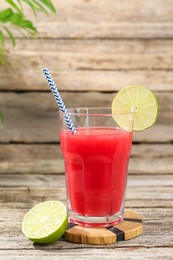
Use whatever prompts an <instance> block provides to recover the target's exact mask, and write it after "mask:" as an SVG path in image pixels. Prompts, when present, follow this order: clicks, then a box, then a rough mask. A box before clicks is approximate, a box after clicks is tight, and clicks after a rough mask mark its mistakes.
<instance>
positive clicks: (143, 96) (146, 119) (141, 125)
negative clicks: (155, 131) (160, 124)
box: [112, 86, 158, 131]
mask: <svg viewBox="0 0 173 260" xmlns="http://www.w3.org/2000/svg"><path fill="white" fill-rule="evenodd" d="M121 111H125V113H126V115H124V116H117V115H116V114H117V113H118V112H121ZM129 113H131V115H130V114H129ZM112 114H113V118H114V119H115V121H116V122H117V124H118V125H119V126H120V127H121V128H123V129H124V130H130V129H129V120H133V129H132V130H134V131H142V130H144V129H146V128H148V127H150V126H152V125H153V124H154V123H155V121H156V118H157V114H158V103H157V99H156V97H155V95H154V94H153V92H152V91H151V90H149V89H148V88H146V87H144V86H128V87H125V88H123V89H121V90H120V91H119V92H118V93H117V95H116V96H115V98H114V100H113V102H112ZM130 117H131V118H130Z"/></svg>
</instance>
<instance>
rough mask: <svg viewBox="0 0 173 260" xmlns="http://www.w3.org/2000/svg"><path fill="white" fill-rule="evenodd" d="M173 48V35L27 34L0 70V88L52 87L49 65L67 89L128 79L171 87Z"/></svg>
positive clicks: (105, 86)
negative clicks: (140, 37) (31, 36)
mask: <svg viewBox="0 0 173 260" xmlns="http://www.w3.org/2000/svg"><path fill="white" fill-rule="evenodd" d="M40 45H41V46H42V47H41V48H40ZM47 46H49V50H48V49H47ZM7 47H8V48H9V49H10V43H9V44H8V45H7ZM172 48H173V41H172V40H131V41H130V40H119V39H116V40H106V39H105V40H102V41H101V40H53V41H52V40H51V39H47V40H45V39H40V40H39V39H35V40H31V39H30V40H29V39H27V40H24V39H22V40H19V41H18V42H17V47H16V48H15V49H14V50H10V51H9V54H8V55H7V57H8V60H9V63H10V66H5V67H2V68H1V70H0V76H1V82H0V90H5V89H7V90H23V91H27V90H47V91H48V87H47V84H46V81H45V79H44V77H43V75H42V69H43V68H44V67H48V68H50V69H51V72H52V75H53V76H54V79H55V82H57V84H58V86H59V88H60V89H61V90H65V91H68V90H71V91H72V90H74V91H88V90H90V91H94V90H95V91H115V90H119V89H120V88H121V87H123V86H126V85H129V84H144V85H146V86H148V87H149V88H151V89H152V90H155V91H156V90H159V91H172V90H173V80H172V78H173V77H172V75H173V74H172V69H173V65H172V64H173V55H172ZM26 60H27V62H26ZM8 74H10V77H8V80H7V78H6V75H8ZM36 75H38V76H36ZM28 79H29V80H28Z"/></svg>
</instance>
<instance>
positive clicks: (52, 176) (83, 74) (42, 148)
mask: <svg viewBox="0 0 173 260" xmlns="http://www.w3.org/2000/svg"><path fill="white" fill-rule="evenodd" d="M53 2H54V4H55V6H56V8H57V15H51V16H50V17H46V16H45V15H43V14H39V15H38V17H37V20H36V24H37V26H38V30H39V32H40V34H39V37H37V38H34V39H33V38H29V37H28V38H24V37H23V36H22V35H19V34H18V33H17V32H14V34H15V35H16V36H17V42H16V43H17V45H16V48H15V49H12V48H11V43H10V40H7V46H8V47H9V52H8V53H7V58H8V60H9V64H8V65H6V66H1V67H0V79H1V80H0V111H2V112H3V114H4V124H3V125H2V126H1V127H0V259H137V260H138V259H161V260H162V259H173V53H172V49H173V16H172V13H173V2H172V0H167V1H158V0H151V1H137V0H131V1H129V0H123V1H122V0H121V1H120V0H116V1H115V0H100V1H96V0H65V1H64V0H59V1H56V0H54V1H53ZM3 6H5V1H4V3H2V7H3ZM26 14H27V15H28V16H29V17H30V18H32V19H34V16H33V14H32V11H31V10H30V9H29V8H28V9H27V10H26ZM44 67H48V68H50V70H51V73H52V74H53V76H54V79H55V81H56V83H57V85H58V86H59V90H60V91H61V94H62V97H63V99H64V101H65V103H66V105H67V106H68V107H71V106H75V107H78V106H105V107H110V106H111V102H112V99H113V97H114V96H115V94H116V92H117V91H118V90H119V89H121V88H122V87H124V86H126V85H130V84H137V85H139V84H142V85H146V86H148V87H149V88H150V89H152V90H153V91H154V93H155V94H156V96H157V98H158V102H159V116H158V120H157V123H156V124H155V126H153V127H152V128H150V129H148V130H146V131H144V132H141V133H135V134H134V137H133V147H132V152H131V158H130V163H129V177H128V185H127V192H126V208H128V209H132V210H134V211H136V212H137V213H138V214H140V215H141V216H142V218H143V222H144V232H143V235H141V236H139V237H137V238H135V239H133V240H129V241H125V242H119V243H117V244H111V245H105V246H104V245H101V246H92V245H84V244H74V243H70V242H65V241H63V240H60V241H57V242H56V243H54V244H51V245H47V246H40V245H34V244H33V243H32V242H30V241H29V240H27V239H26V238H25V237H24V236H23V234H22V232H21V224H22V220H23V217H24V215H25V214H26V212H27V211H28V210H29V209H30V208H31V207H32V206H34V205H36V204H38V203H39V202H42V201H46V200H52V199H55V200H60V201H62V202H65V201H66V190H65V178H64V165H63V159H62V154H61V151H60V144H59V131H58V117H57V106H56V104H55V102H54V99H53V97H52V95H51V93H50V92H49V88H48V86H47V83H46V81H45V79H44V77H43V75H42V69H43V68H44Z"/></svg>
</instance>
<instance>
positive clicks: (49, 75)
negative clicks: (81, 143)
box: [43, 69, 76, 134]
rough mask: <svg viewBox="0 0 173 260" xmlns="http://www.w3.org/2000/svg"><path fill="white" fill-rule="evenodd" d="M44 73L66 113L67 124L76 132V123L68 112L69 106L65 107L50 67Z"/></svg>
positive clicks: (59, 104) (58, 102)
mask: <svg viewBox="0 0 173 260" xmlns="http://www.w3.org/2000/svg"><path fill="white" fill-rule="evenodd" d="M43 73H44V76H45V78H46V79H47V82H48V85H49V87H50V89H51V90H52V93H53V95H54V97H55V100H56V102H57V104H58V107H59V109H60V110H61V111H62V112H63V113H65V114H64V118H65V121H66V124H67V126H68V128H69V130H70V131H71V132H72V133H73V134H74V133H75V132H76V129H75V127H74V124H73V122H72V120H71V117H70V115H69V114H68V111H67V108H66V107H65V105H64V102H63V101H62V98H61V95H60V93H59V91H58V89H57V87H56V85H55V83H54V80H53V78H52V76H51V74H50V72H49V70H48V69H44V70H43Z"/></svg>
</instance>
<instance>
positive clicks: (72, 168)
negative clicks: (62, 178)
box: [61, 127, 132, 217]
mask: <svg viewBox="0 0 173 260" xmlns="http://www.w3.org/2000/svg"><path fill="white" fill-rule="evenodd" d="M131 143H132V132H127V131H124V130H122V129H120V128H118V127H115V128H113V127H94V128H92V127H90V128H77V131H76V133H75V134H72V133H70V131H68V130H62V131H61V148H62V152H63V156H64V161H65V171H66V182H67V195H68V201H69V202H70V208H71V210H72V211H73V212H75V213H77V214H80V215H83V216H89V217H98V216H112V215H114V214H116V213H117V212H119V211H120V210H121V205H122V203H123V200H124V193H125V189H126V181H127V169H128V161H129V156H130V150H131Z"/></svg>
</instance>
